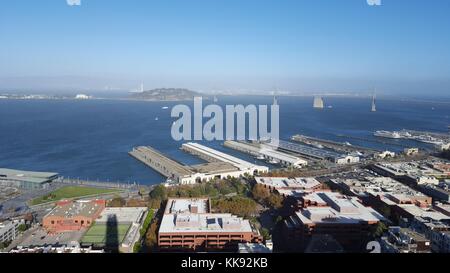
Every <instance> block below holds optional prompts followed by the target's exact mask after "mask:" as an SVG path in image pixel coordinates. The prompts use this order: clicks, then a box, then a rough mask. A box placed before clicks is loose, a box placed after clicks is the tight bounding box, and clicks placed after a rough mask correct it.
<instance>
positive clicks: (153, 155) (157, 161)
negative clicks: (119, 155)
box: [129, 146, 194, 179]
mask: <svg viewBox="0 0 450 273" xmlns="http://www.w3.org/2000/svg"><path fill="white" fill-rule="evenodd" d="M129 154H130V155H131V156H132V157H134V158H136V159H137V160H139V161H141V162H142V163H144V164H145V165H147V166H149V167H150V168H152V169H154V170H155V171H157V172H159V173H160V174H162V175H163V176H165V177H168V178H171V179H178V178H180V177H186V176H191V175H193V174H194V172H193V171H192V169H191V168H190V167H189V166H186V165H183V164H181V163H179V162H177V161H175V160H173V159H171V158H168V157H167V156H165V155H163V154H161V153H160V152H158V151H157V150H155V149H153V148H151V147H143V146H142V147H137V148H134V149H133V150H132V151H131V152H129Z"/></svg>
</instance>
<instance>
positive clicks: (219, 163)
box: [129, 143, 269, 184]
mask: <svg viewBox="0 0 450 273" xmlns="http://www.w3.org/2000/svg"><path fill="white" fill-rule="evenodd" d="M182 149H183V150H184V151H186V152H189V153H191V154H194V155H196V156H199V157H200V158H202V159H204V160H206V161H207V163H204V164H198V165H192V166H188V165H184V164H182V163H180V162H177V161H176V160H173V159H171V158H168V157H166V156H164V155H163V154H161V153H160V152H158V151H157V150H155V149H153V148H151V147H144V146H141V147H136V148H134V149H133V150H132V151H131V152H129V154H130V155H131V156H132V157H134V158H135V159H137V160H139V161H141V162H142V163H144V164H145V165H147V166H149V167H150V168H152V169H154V170H155V171H157V172H159V173H160V174H162V175H163V176H165V177H168V178H169V179H170V180H172V181H173V182H174V183H178V184H195V183H199V182H207V181H210V180H213V179H224V178H227V177H236V178H237V177H240V176H244V175H245V174H250V175H253V174H255V173H258V172H267V171H268V170H269V168H267V167H265V166H258V165H254V164H251V163H249V162H247V161H244V160H241V159H238V158H236V157H233V156H230V155H227V154H225V153H222V152H219V151H216V150H214V149H211V148H208V147H205V146H203V145H200V144H196V143H187V144H183V146H182Z"/></svg>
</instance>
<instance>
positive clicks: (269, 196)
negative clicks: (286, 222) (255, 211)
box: [252, 184, 283, 209]
mask: <svg viewBox="0 0 450 273" xmlns="http://www.w3.org/2000/svg"><path fill="white" fill-rule="evenodd" d="M252 196H253V198H254V199H255V200H256V201H258V202H259V203H261V204H263V205H265V206H268V207H271V208H274V209H280V208H281V207H283V197H282V196H281V195H279V194H275V193H273V192H271V191H270V190H268V189H266V188H265V187H264V186H263V185H260V184H255V186H253V189H252Z"/></svg>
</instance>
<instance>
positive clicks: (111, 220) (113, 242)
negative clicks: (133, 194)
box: [105, 215, 119, 253]
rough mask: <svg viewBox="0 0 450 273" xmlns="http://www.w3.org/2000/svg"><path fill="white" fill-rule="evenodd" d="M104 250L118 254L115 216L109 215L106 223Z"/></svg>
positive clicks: (117, 233)
mask: <svg viewBox="0 0 450 273" xmlns="http://www.w3.org/2000/svg"><path fill="white" fill-rule="evenodd" d="M105 250H106V251H108V252H111V253H119V229H118V223H117V217H116V215H109V216H108V221H107V222H106V242H105Z"/></svg>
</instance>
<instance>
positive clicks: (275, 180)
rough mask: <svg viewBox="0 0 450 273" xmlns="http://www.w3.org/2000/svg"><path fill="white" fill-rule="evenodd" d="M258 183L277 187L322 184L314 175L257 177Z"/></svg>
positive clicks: (294, 187) (285, 187)
mask: <svg viewBox="0 0 450 273" xmlns="http://www.w3.org/2000/svg"><path fill="white" fill-rule="evenodd" d="M255 180H256V183H258V184H262V185H266V186H270V187H273V188H276V189H306V190H307V189H313V188H316V187H319V186H320V185H322V184H321V183H320V182H319V181H317V179H315V178H314V177H297V178H288V177H255Z"/></svg>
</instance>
